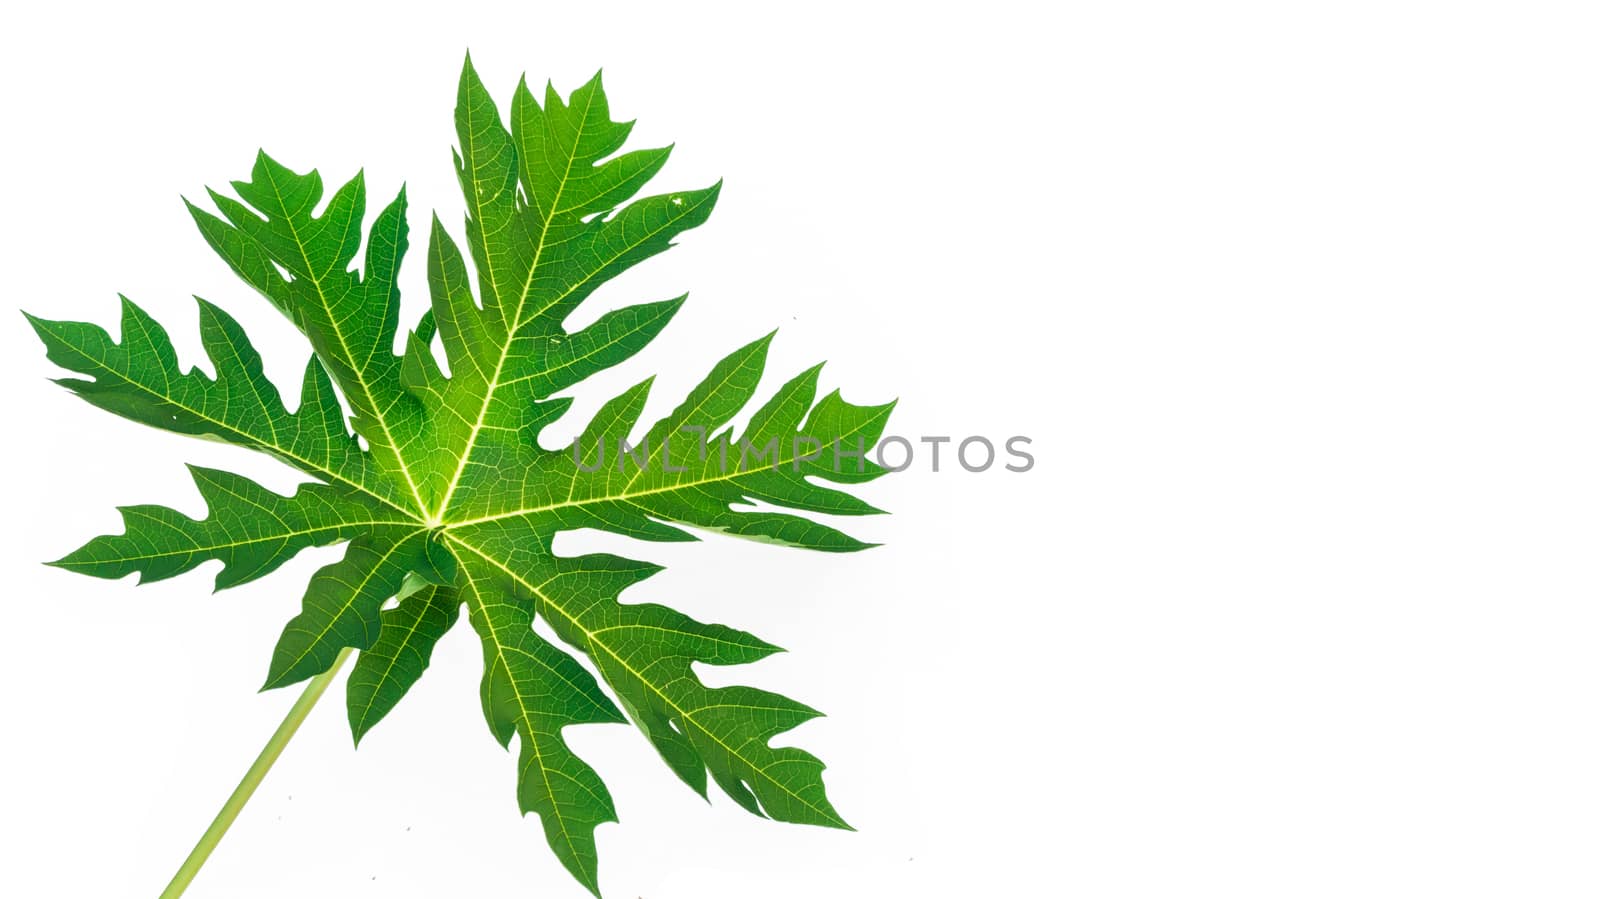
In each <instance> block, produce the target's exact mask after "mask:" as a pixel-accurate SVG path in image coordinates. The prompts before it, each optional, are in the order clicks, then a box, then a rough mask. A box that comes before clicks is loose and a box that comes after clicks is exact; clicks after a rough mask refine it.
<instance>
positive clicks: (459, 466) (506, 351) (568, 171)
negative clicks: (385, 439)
mask: <svg viewBox="0 0 1600 899" xmlns="http://www.w3.org/2000/svg"><path fill="white" fill-rule="evenodd" d="M593 105H594V93H592V92H591V93H590V94H589V99H588V101H586V102H585V104H584V107H583V115H582V116H580V117H579V118H578V132H577V134H575V135H573V138H572V152H571V153H569V154H567V164H566V166H565V167H564V168H563V169H562V171H561V179H560V180H559V181H558V182H557V183H556V193H555V196H554V197H552V198H551V199H550V214H549V215H547V216H545V219H544V222H543V224H541V225H540V227H539V241H538V243H537V244H536V245H535V247H534V250H533V259H532V261H530V262H529V263H528V275H527V277H526V278H525V279H524V280H523V282H522V290H520V291H518V293H517V309H516V312H515V313H514V314H513V315H512V316H511V327H510V328H508V329H506V336H505V343H503V344H501V346H500V358H499V359H498V360H496V361H495V364H494V374H492V375H490V376H489V380H488V381H487V382H486V383H485V385H484V390H483V403H482V404H481V405H479V406H478V416H477V418H476V419H475V420H474V421H473V423H472V428H471V430H469V431H468V432H467V442H466V444H465V446H464V447H463V448H462V450H461V455H460V456H459V457H458V458H457V459H456V470H455V473H454V474H453V475H451V476H450V484H449V486H447V487H446V488H445V491H444V497H443V498H442V499H441V500H439V509H438V512H437V517H439V518H443V517H444V516H445V513H447V512H448V511H449V510H450V498H451V497H453V496H455V493H456V485H457V484H459V483H461V474H462V472H464V471H466V470H467V459H468V458H469V457H470V456H471V455H472V449H473V447H474V446H476V445H477V443H478V435H479V434H481V433H482V432H483V421H484V418H485V417H486V416H487V415H488V414H489V405H490V403H491V402H493V400H494V393H495V391H496V390H498V389H499V388H500V373H501V372H502V371H504V370H505V365H506V359H507V357H509V356H510V355H511V344H512V343H513V342H515V341H516V339H517V332H518V331H519V330H521V329H522V307H523V305H524V304H525V303H527V301H528V291H529V290H530V289H531V288H532V287H533V275H534V272H536V271H538V269H539V260H540V259H541V258H542V257H543V256H544V244H545V240H546V239H547V238H548V237H549V236H550V223H551V222H552V221H554V220H555V217H556V209H557V208H558V207H559V206H560V205H561V194H562V192H563V191H565V190H566V187H567V179H568V178H570V177H571V176H572V163H573V162H574V161H575V160H576V159H577V158H578V144H579V143H581V142H582V140H583V128H584V125H585V124H586V123H587V122H588V121H589V110H590V108H592V107H593ZM546 114H548V112H547V113H546ZM507 136H508V137H509V136H510V135H509V132H508V134H507ZM472 183H473V188H474V190H476V188H477V183H478V182H477V179H476V178H474V179H473V182H472ZM512 211H513V214H515V213H516V209H515V204H514V203H513V210H512ZM481 221H482V220H481V219H480V224H479V227H480V228H481V227H482V224H481ZM484 244H485V248H484V260H485V261H486V262H487V261H488V259H489V253H488V246H487V245H488V239H487V236H486V237H485V240H484ZM580 283H581V282H580ZM489 284H490V286H491V287H493V289H494V291H495V298H496V300H498V299H499V295H500V288H499V284H498V282H497V281H496V280H495V278H494V276H493V274H492V273H491V275H490V278H489ZM568 292H570V291H568ZM563 298H565V294H563V295H562V296H561V297H557V298H556V299H555V300H552V301H551V302H549V303H546V304H545V306H544V309H541V310H539V312H535V313H534V315H535V316H537V315H539V314H540V313H542V312H543V311H544V310H545V309H549V308H550V307H551V306H553V305H555V304H556V303H558V302H560V301H561V300H562V299H563Z"/></svg>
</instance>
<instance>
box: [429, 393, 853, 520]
mask: <svg viewBox="0 0 1600 899" xmlns="http://www.w3.org/2000/svg"><path fill="white" fill-rule="evenodd" d="M877 418H878V416H874V417H873V418H872V419H868V420H867V421H866V422H863V423H862V424H861V425H859V426H857V427H855V428H852V429H850V430H849V431H847V432H845V433H843V434H840V435H839V438H838V439H840V440H843V439H845V438H846V437H854V436H855V435H856V434H859V433H861V431H862V430H863V429H865V428H866V427H867V426H868V425H870V424H871V423H872V422H873V421H875V420H876V419H877ZM790 445H791V447H792V446H793V443H792V442H791V444H790ZM794 459H795V457H794V456H789V457H787V458H784V457H779V458H778V459H776V460H775V461H774V462H773V463H772V465H771V466H762V467H761V468H751V469H745V470H741V471H734V472H732V473H725V474H720V475H716V476H714V477H709V478H699V479H696V480H693V481H678V482H676V483H672V484H667V485H665V486H662V487H651V488H650V489H648V490H639V491H636V492H632V493H629V492H626V488H625V492H623V493H614V494H605V495H602V496H591V497H588V498H585V499H569V500H565V501H563V502H559V503H551V504H550V505H547V506H531V507H529V508H525V509H514V510H512V511H510V512H499V513H496V514H494V515H484V516H481V517H479V518H469V519H467V520H466V521H452V522H446V523H445V525H444V526H445V528H446V529H447V530H448V529H450V528H463V527H466V526H468V525H473V524H483V523H484V522H488V521H499V520H500V519H502V518H516V517H518V516H521V515H536V514H538V513H540V512H551V511H554V510H556V509H566V508H571V507H573V506H587V505H591V504H593V503H606V502H617V501H623V500H630V499H636V498H638V497H641V496H650V495H652V494H656V493H670V492H672V491H675V490H687V489H690V488H692V487H699V486H700V485H702V484H715V483H720V482H722V481H731V480H733V479H734V478H739V477H743V476H745V475H748V474H756V473H759V472H762V471H769V470H772V469H773V468H776V467H779V466H781V465H783V464H784V463H785V462H793V461H794Z"/></svg>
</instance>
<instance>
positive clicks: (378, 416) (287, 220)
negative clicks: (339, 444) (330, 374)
mask: <svg viewBox="0 0 1600 899" xmlns="http://www.w3.org/2000/svg"><path fill="white" fill-rule="evenodd" d="M266 175H267V182H268V183H269V184H271V185H272V193H273V195H274V196H276V197H277V198H278V207H279V208H280V209H282V210H283V211H284V217H283V220H284V224H286V225H287V226H288V228H289V235H290V236H291V237H293V238H294V245H295V249H297V250H299V251H300V259H301V260H302V261H303V262H304V263H305V266H306V278H307V279H308V280H310V281H311V286H312V287H313V288H315V289H316V291H317V298H318V299H319V300H321V301H322V308H323V310H324V311H325V312H327V313H328V324H330V325H332V326H333V336H334V337H336V338H338V340H339V349H340V350H341V351H343V352H344V356H345V358H346V359H349V360H350V363H351V365H350V372H351V374H352V375H353V376H354V378H355V382H356V386H357V387H359V388H360V389H361V394H362V398H363V399H364V401H365V404H366V406H367V408H369V409H371V410H372V417H373V418H374V419H375V420H376V421H377V422H378V428H379V430H381V431H383V442H384V443H385V444H387V445H388V446H389V448H390V449H392V450H394V459H395V463H396V464H398V465H399V466H400V473H401V474H402V475H404V476H405V479H406V486H408V487H410V488H411V498H412V499H413V500H416V503H417V511H419V512H421V513H423V514H424V515H426V514H427V504H426V503H424V502H423V501H422V492H421V491H420V490H418V489H417V482H416V479H415V478H413V477H412V476H411V469H410V467H409V466H407V465H406V459H405V455H404V454H403V453H401V452H400V446H399V445H398V444H396V443H395V442H394V436H393V435H392V434H391V433H390V431H389V423H388V421H386V420H385V419H384V417H383V413H382V412H381V411H380V410H379V409H378V404H377V403H376V402H374V401H373V398H372V388H371V387H369V386H368V385H367V382H366V379H365V378H364V377H363V376H362V372H361V370H360V369H358V368H356V366H355V355H354V354H353V353H351V352H350V344H349V342H348V341H347V340H345V336H344V328H342V327H340V325H339V317H338V316H337V315H334V314H333V309H332V308H331V307H330V306H329V305H328V292H327V291H326V290H325V289H323V286H322V279H321V278H319V277H317V276H316V274H314V266H312V264H311V257H310V256H309V255H308V254H307V253H306V244H305V241H303V240H301V239H300V230H299V229H298V228H296V227H295V226H294V216H292V215H289V214H288V212H289V207H288V205H287V204H285V203H284V199H283V191H281V190H279V189H278V181H277V179H275V178H273V177H272V173H271V171H270V170H269V171H267V173H266Z"/></svg>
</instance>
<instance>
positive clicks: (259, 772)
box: [161, 647, 352, 899]
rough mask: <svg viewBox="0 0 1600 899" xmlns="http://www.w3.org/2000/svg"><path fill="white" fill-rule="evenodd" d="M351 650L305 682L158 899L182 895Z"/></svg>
mask: <svg viewBox="0 0 1600 899" xmlns="http://www.w3.org/2000/svg"><path fill="white" fill-rule="evenodd" d="M351 652H352V650H351V649H349V648H348V647H347V648H346V649H345V650H344V651H343V652H341V653H339V657H338V658H337V659H335V660H334V662H333V667H331V668H329V669H328V670H327V671H324V672H322V673H321V674H319V675H317V676H316V677H314V678H312V679H311V682H310V683H309V684H307V685H306V690H305V692H304V693H301V694H300V698H299V699H296V700H295V701H294V706H293V707H291V708H290V709H289V714H288V715H286V716H284V719H283V723H282V724H279V725H278V729H277V730H275V731H273V733H272V738H271V739H269V740H267V745H265V746H263V747H261V754H260V755H258V756H256V760H255V762H254V763H252V764H251V765H250V769H249V770H248V771H246V772H245V773H244V778H243V779H242V780H240V781H239V785H238V786H237V787H234V789H233V793H232V795H230V796H229V797H228V801H227V802H225V803H223V804H222V810H221V811H219V812H217V817H216V818H215V819H213V820H212V822H211V826H210V827H208V828H206V832H205V833H204V834H202V835H201V837H200V842H198V843H196V844H195V846H194V850H193V851H191V852H190V853H189V857H188V858H186V859H184V860H183V866H182V867H180V868H179V869H178V873H177V874H174V875H173V876H172V882H171V883H169V884H167V888H166V889H165V890H163V891H162V892H161V899H178V897H179V896H182V895H183V891H184V890H186V889H188V888H189V882H190V881H192V880H194V876H195V875H196V874H198V873H200V868H201V866H202V865H204V864H205V863H206V859H208V858H210V857H211V851H212V850H213V849H216V848H217V844H218V843H220V842H222V837H223V835H224V834H226V833H227V832H228V827H229V826H231V825H232V824H233V819H235V818H237V817H239V812H240V810H241V809H243V808H244V804H245V803H246V802H249V801H250V797H251V796H252V795H253V794H254V793H255V791H256V787H259V786H261V781H262V780H263V779H264V778H266V776H267V772H268V771H270V770H272V763H273V762H276V761H277V760H278V756H279V755H281V754H283V748H284V747H285V746H287V745H289V740H290V739H292V738H293V737H294V733H295V731H297V730H299V729H300V723H301V722H302V721H304V720H306V716H307V715H308V714H310V713H311V707H312V706H314V705H316V704H317V700H319V699H321V698H322V694H323V693H325V692H327V690H328V685H329V684H331V683H333V678H334V675H336V674H338V673H339V669H340V668H342V667H344V663H345V660H346V659H347V658H349V657H350V653H351Z"/></svg>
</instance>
